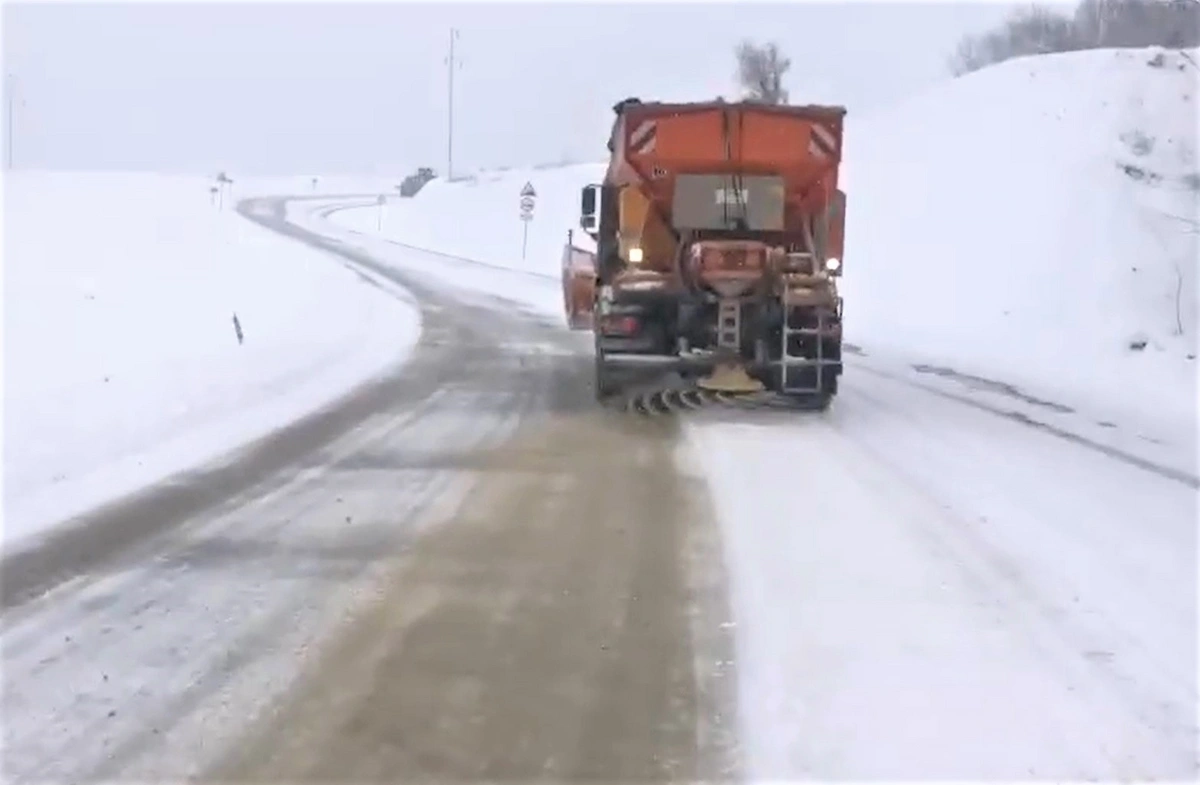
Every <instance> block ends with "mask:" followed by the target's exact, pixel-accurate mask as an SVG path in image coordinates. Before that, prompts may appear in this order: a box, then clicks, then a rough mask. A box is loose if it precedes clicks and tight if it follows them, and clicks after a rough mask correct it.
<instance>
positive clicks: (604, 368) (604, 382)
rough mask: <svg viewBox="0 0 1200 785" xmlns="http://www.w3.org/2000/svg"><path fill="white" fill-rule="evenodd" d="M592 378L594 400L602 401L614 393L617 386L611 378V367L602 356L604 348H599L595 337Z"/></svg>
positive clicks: (598, 342)
mask: <svg viewBox="0 0 1200 785" xmlns="http://www.w3.org/2000/svg"><path fill="white" fill-rule="evenodd" d="M594 379H595V385H596V400H598V401H603V400H605V399H606V398H609V397H611V396H613V395H615V394H616V393H617V392H618V390H619V387H618V385H617V383H616V380H615V379H613V372H612V369H611V368H610V367H609V365H608V362H606V361H605V358H604V350H603V349H601V348H600V340H599V338H598V337H597V339H596V362H595V370H594Z"/></svg>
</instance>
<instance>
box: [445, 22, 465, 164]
mask: <svg viewBox="0 0 1200 785" xmlns="http://www.w3.org/2000/svg"><path fill="white" fill-rule="evenodd" d="M457 38H458V30H456V29H455V28H453V27H452V28H450V56H449V57H447V58H446V76H447V81H448V84H447V90H446V92H447V99H446V106H447V121H446V179H447V180H450V179H451V178H452V177H453V176H454V67H455V66H456V65H458V66H461V65H462V63H461V62H459V61H457V60H455V59H454V42H455V40H456V39H457Z"/></svg>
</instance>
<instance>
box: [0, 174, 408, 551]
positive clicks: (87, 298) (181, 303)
mask: <svg viewBox="0 0 1200 785" xmlns="http://www.w3.org/2000/svg"><path fill="white" fill-rule="evenodd" d="M234 179H235V182H234V185H233V189H234V196H235V198H236V197H244V196H247V195H250V194H261V193H279V192H292V193H295V192H298V191H299V192H302V193H303V192H305V191H311V190H312V185H311V178H307V177H306V178H275V179H270V180H259V181H255V180H247V181H245V182H242V181H241V180H240V179H238V178H236V177H235V178H234ZM210 184H211V181H210V180H209V179H206V178H202V177H194V178H193V177H169V176H156V175H143V174H108V173H105V174H82V173H61V174H57V173H56V174H48V173H21V172H18V173H16V174H13V175H10V176H7V177H6V178H5V181H4V189H5V190H4V196H5V200H4V267H5V278H4V285H5V287H4V359H5V366H4V370H5V383H4V399H5V400H4V424H5V429H4V438H5V456H4V458H5V460H4V547H5V548H6V549H8V550H11V549H13V548H16V547H23V545H24V544H27V543H28V542H31V541H29V540H28V538H29V537H31V536H32V535H34V534H35V533H36V532H38V531H40V530H42V529H43V528H44V527H46V526H49V525H52V524H54V523H57V522H59V521H61V520H63V519H64V518H66V517H68V516H71V515H74V514H78V513H80V512H83V511H86V510H87V509H89V508H91V507H93V506H95V505H97V504H100V503H103V502H106V501H109V500H111V499H114V498H116V497H118V496H120V495H123V494H125V493H128V492H131V491H134V490H136V489H138V488H140V487H142V486H145V485H147V484H150V483H153V482H155V481H157V480H160V479H162V478H164V477H166V476H169V475H170V474H173V473H175V472H178V471H181V470H184V469H187V468H191V467H193V466H196V465H198V464H200V463H202V462H205V461H207V460H210V459H213V458H216V457H218V456H220V455H222V454H224V453H226V452H227V451H229V450H230V449H233V448H235V447H237V446H238V445H240V444H244V443H246V442H248V441H250V440H252V439H254V438H256V437H259V436H262V435H265V434H266V433H268V432H269V431H271V430H273V429H275V428H277V427H279V426H281V425H284V424H286V423H288V422H289V421H291V420H294V419H295V418H297V417H299V416H302V415H304V414H306V413H308V412H310V411H313V410H315V409H317V408H319V407H320V406H322V405H324V404H326V403H328V402H330V401H331V400H332V399H334V398H336V397H337V396H339V395H341V394H343V393H344V392H346V391H347V390H348V389H349V388H350V387H352V386H354V385H356V384H358V383H360V382H363V381H365V380H367V379H368V378H370V377H372V376H374V375H376V374H378V373H380V372H382V371H384V370H385V369H388V368H390V367H392V366H394V365H395V364H396V363H397V362H399V361H401V360H402V359H403V357H404V356H405V354H406V352H407V351H408V349H409V347H410V346H411V344H412V342H413V340H414V338H415V336H416V335H417V333H418V331H419V318H418V315H417V313H416V311H415V310H413V309H412V308H411V307H410V306H408V305H406V304H405V303H404V302H403V301H402V300H400V299H397V298H396V297H390V296H388V295H387V294H385V293H383V292H381V291H380V290H378V289H376V288H374V287H371V286H366V285H363V284H362V283H361V282H360V280H359V279H358V278H357V277H355V276H354V275H353V274H351V273H350V272H348V271H346V270H345V269H343V268H342V267H341V266H339V265H337V264H333V263H331V262H330V261H329V260H327V259H325V258H322V254H320V253H319V252H317V251H313V250H310V249H307V248H305V247H303V246H301V245H299V244H298V243H295V242H293V241H290V240H288V239H285V238H282V237H278V236H276V235H274V234H272V233H271V232H269V231H267V230H265V229H262V228H260V227H258V226H255V225H253V224H252V223H250V222H249V221H247V220H246V219H244V218H242V217H240V216H238V215H237V214H236V213H235V212H234V210H233V209H232V205H231V204H229V201H228V200H227V201H226V204H225V206H224V209H218V208H217V207H216V206H215V205H214V204H213V202H212V194H210V192H209V187H210ZM386 184H387V183H386V181H361V180H359V181H356V180H354V179H353V178H320V179H319V181H318V189H317V190H318V192H324V193H338V192H345V191H354V192H363V191H370V190H377V189H379V188H380V187H381V186H386ZM301 186H305V187H303V188H302V187H301ZM235 314H236V316H237V319H238V321H239V323H240V325H241V328H242V331H243V336H244V343H241V344H239V342H238V339H237V336H236V334H235V329H234V323H233V319H234V316H235Z"/></svg>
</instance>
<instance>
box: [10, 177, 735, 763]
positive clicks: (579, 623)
mask: <svg viewBox="0 0 1200 785" xmlns="http://www.w3.org/2000/svg"><path fill="white" fill-rule="evenodd" d="M239 209H240V211H241V212H242V213H243V215H245V216H246V217H247V218H249V219H251V220H254V221H256V222H258V223H260V224H262V225H264V226H267V227H268V228H271V229H273V230H275V231H279V232H282V233H285V234H288V235H291V236H293V237H295V238H296V239H298V240H300V241H303V242H307V243H310V244H312V245H315V246H318V247H323V248H327V249H328V250H330V251H331V252H333V253H336V254H339V256H340V258H341V259H342V260H343V262H344V263H345V264H347V265H349V266H351V267H352V268H354V269H356V270H359V271H360V272H362V273H363V274H364V275H365V276H370V277H371V278H372V279H373V280H375V281H379V282H381V283H383V282H385V281H384V279H387V280H390V281H393V282H395V283H397V284H400V285H401V286H403V287H404V288H405V289H407V290H408V291H410V292H412V293H413V294H414V295H416V297H417V298H418V300H419V301H420V307H421V310H422V316H423V321H424V330H423V334H422V337H421V339H420V343H419V345H418V347H417V349H416V351H415V352H414V355H413V358H412V359H411V360H410V362H409V363H408V365H407V366H406V367H405V368H404V369H402V370H400V371H398V372H397V374H396V375H395V376H393V377H391V378H387V379H384V380H382V381H380V382H378V383H376V384H372V385H370V386H368V387H366V388H363V389H361V390H358V391H356V392H355V393H353V394H352V395H350V396H349V397H348V398H346V399H345V400H344V401H342V402H340V403H339V404H338V405H336V406H334V407H332V408H331V409H329V410H327V411H325V412H323V413H321V414H319V415H316V416H314V417H312V418H309V419H308V420H306V421H304V422H302V423H299V424H297V425H295V426H293V427H292V428H289V429H287V430H286V431H284V432H281V433H280V434H278V435H276V436H275V437H272V438H271V439H269V440H267V441H265V442H264V443H262V444H259V445H256V446H254V447H253V448H251V449H249V450H248V451H245V452H244V453H243V454H241V455H240V456H239V457H236V458H235V459H233V460H232V461H231V462H229V463H228V464H226V465H223V466H220V467H215V468H212V469H210V470H208V471H206V472H201V473H198V474H197V475H195V476H192V477H189V478H184V479H181V480H179V481H178V482H175V483H171V484H169V485H168V486H167V487H163V488H158V489H155V490H153V491H151V492H148V493H147V494H145V495H143V496H141V497H139V498H135V499H133V500H130V501H127V502H124V503H123V504H121V505H118V506H114V507H112V508H110V509H106V510H103V511H100V512H98V513H96V514H95V515H94V516H91V518H89V519H87V520H83V521H79V522H77V524H76V525H73V526H72V527H71V528H70V529H68V530H66V532H65V533H64V534H62V535H61V536H59V537H58V538H57V539H56V540H55V541H53V542H52V543H50V545H48V546H47V547H45V548H43V549H41V550H39V551H37V552H34V553H31V554H28V555H25V556H23V557H21V558H19V559H16V560H13V561H12V562H11V563H10V564H6V565H5V570H4V589H5V591H4V595H5V608H6V613H5V617H4V631H3V657H4V665H5V681H6V686H5V696H4V714H5V718H6V723H5V728H4V743H5V750H6V754H5V757H4V769H5V777H6V778H7V779H9V780H11V781H26V780H40V781H47V780H53V781H68V780H69V781H79V780H97V779H101V780H115V779H119V780H132V779H144V780H152V779H158V780H161V779H175V778H181V777H194V776H201V777H204V778H206V779H207V778H218V779H226V780H227V779H248V778H254V779H260V778H262V779H311V778H320V779H326V780H333V779H341V780H375V779H390V780H408V779H412V778H417V777H438V778H443V777H444V778H455V779H461V778H473V779H474V778H515V779H533V778H540V777H552V778H558V777H581V776H588V777H601V778H605V779H614V780H633V779H638V780H645V779H664V778H686V779H695V778H701V777H703V778H712V777H717V776H725V775H726V774H727V773H728V772H729V771H730V769H729V766H731V765H732V763H731V760H732V757H731V755H730V754H729V751H728V744H727V743H725V742H723V741H722V738H724V737H723V736H722V734H721V733H720V731H721V727H720V721H719V719H718V718H720V717H722V716H732V712H731V711H729V710H728V706H727V703H728V701H727V700H726V699H725V698H723V697H722V695H723V693H722V689H721V686H720V684H719V683H718V682H719V680H720V676H719V674H715V673H714V674H709V672H708V670H706V669H705V668H704V667H703V666H702V663H703V662H707V661H713V662H716V661H720V660H722V659H728V653H727V652H725V651H724V650H723V649H722V641H721V636H720V635H718V634H708V635H707V637H702V636H700V635H697V636H696V637H695V638H694V636H693V632H692V630H693V625H695V626H696V628H697V629H700V628H701V627H703V629H705V630H720V629H721V624H722V623H723V621H724V616H723V615H722V614H723V613H724V609H723V605H722V603H721V600H720V598H721V597H723V596H724V592H723V586H721V583H720V582H721V575H720V572H719V565H720V560H719V557H718V556H717V555H716V553H717V550H716V548H715V546H714V545H713V542H714V539H715V538H714V537H712V536H711V532H712V521H711V520H710V519H709V518H708V517H707V506H706V500H705V498H704V496H703V488H699V489H697V488H694V487H691V485H690V484H689V483H690V482H691V481H688V480H685V479H684V478H681V477H679V476H677V475H676V474H675V470H674V468H673V463H672V449H673V445H674V442H675V433H674V430H675V428H674V426H673V425H672V424H671V423H670V422H668V421H665V420H664V421H663V422H660V423H654V424H650V425H647V424H646V423H636V424H634V423H630V422H627V421H622V420H621V419H620V418H619V416H617V415H613V414H609V413H605V412H602V411H597V409H596V407H595V405H594V398H593V395H592V393H591V390H590V387H589V383H590V382H589V374H588V369H589V368H590V363H589V362H588V358H587V356H586V355H585V354H584V355H581V354H579V353H578V352H577V350H576V347H577V343H575V342H574V341H573V340H572V338H573V336H570V335H568V334H565V333H564V332H563V331H561V330H559V329H556V328H555V327H553V326H551V325H547V324H545V323H543V322H541V321H539V320H538V319H536V318H534V317H531V316H528V315H525V314H524V313H523V312H522V311H521V309H520V308H519V307H517V306H516V305H515V304H514V303H511V302H508V301H505V300H502V299H500V298H481V297H479V296H477V295H476V296H472V297H470V298H461V297H456V296H455V295H454V294H453V293H451V292H449V291H443V290H436V289H433V288H430V287H429V286H427V285H425V284H424V283H423V282H422V281H420V280H415V279H413V278H411V277H409V276H406V275H404V274H403V273H401V272H397V271H395V270H393V269H390V268H387V267H384V266H381V265H379V264H377V263H376V262H375V261H374V260H372V259H371V258H369V257H367V256H364V255H362V254H360V253H358V252H356V251H354V250H353V249H350V248H346V247H343V246H341V245H340V244H338V243H336V242H333V241H329V240H327V239H325V238H323V237H320V236H319V235H316V234H314V233H311V232H308V231H306V230H305V229H303V228H301V227H299V226H296V225H293V224H290V223H288V222H287V221H286V219H285V215H286V202H285V201H284V200H281V199H261V200H251V201H249V202H246V203H243V204H242V205H241V206H240V208H239ZM697 491H699V493H697ZM693 640H695V641H697V642H700V641H704V645H705V647H706V649H707V651H706V652H705V653H704V655H703V656H698V652H699V651H700V646H699V644H698V645H696V646H693ZM698 662H699V663H701V665H700V666H698Z"/></svg>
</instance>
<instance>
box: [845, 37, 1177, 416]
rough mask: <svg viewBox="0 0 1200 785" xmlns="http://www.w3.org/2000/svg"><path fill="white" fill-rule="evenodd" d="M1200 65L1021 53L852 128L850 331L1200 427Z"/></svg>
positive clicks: (1051, 391) (1160, 57)
mask: <svg viewBox="0 0 1200 785" xmlns="http://www.w3.org/2000/svg"><path fill="white" fill-rule="evenodd" d="M1195 62H1196V60H1195V58H1194V57H1193V56H1191V55H1189V54H1188V53H1180V52H1170V51H1163V50H1157V49H1151V50H1099V51H1090V52H1076V53H1070V54H1061V55H1051V56H1042V57H1030V58H1022V59H1018V60H1012V61H1009V62H1006V63H1003V64H1000V65H996V66H993V67H990V68H986V69H984V70H982V71H979V72H976V73H974V74H971V75H969V76H965V77H962V78H960V79H956V80H953V81H951V82H948V83H946V84H943V85H940V86H938V87H936V88H934V89H932V90H929V91H928V92H926V93H925V94H923V95H919V96H917V97H915V98H913V99H911V100H908V101H906V102H905V103H903V104H902V105H900V106H898V107H896V108H894V109H893V110H891V111H887V112H883V113H880V114H876V115H872V116H869V117H863V118H853V117H851V118H849V123H848V131H847V139H846V177H845V183H846V187H847V191H848V194H849V208H848V211H847V221H848V226H847V234H846V237H847V240H846V280H845V287H844V293H845V296H846V324H847V333H848V334H850V335H852V338H853V340H856V341H859V342H861V343H864V344H869V345H872V346H875V347H878V348H891V349H896V350H902V351H905V352H911V353H917V354H919V355H921V356H923V357H924V358H925V359H932V360H936V361H937V362H941V363H949V364H952V365H954V366H955V367H956V369H957V370H959V371H962V372H967V373H977V374H980V375H991V376H999V377H1001V378H1002V379H1004V380H1005V381H1008V382H1012V383H1016V384H1019V385H1021V384H1025V385H1029V386H1031V387H1033V388H1036V389H1040V390H1041V391H1043V393H1044V394H1047V395H1049V396H1052V397H1053V396H1057V397H1058V398H1059V399H1060V400H1063V402H1064V403H1067V404H1072V403H1076V404H1080V405H1082V406H1083V407H1085V408H1088V407H1090V408H1093V409H1097V408H1098V409H1101V410H1104V411H1107V412H1109V413H1111V414H1112V415H1113V418H1114V419H1128V418H1129V417H1131V416H1132V417H1136V418H1143V419H1144V418H1146V417H1147V416H1149V414H1150V413H1155V414H1156V416H1157V418H1158V419H1160V420H1167V421H1169V423H1170V425H1171V426H1177V427H1180V428H1187V427H1192V425H1193V424H1194V420H1195V407H1196V403H1197V398H1196V382H1195V375H1196V362H1195V355H1196V320H1197V312H1196V306H1197V291H1196V289H1197V279H1196V263H1197V262H1196V259H1197V250H1198V249H1197V239H1198V235H1197V228H1198V226H1200V223H1198V221H1200V215H1198V201H1197V200H1198V199H1200V179H1198V175H1197V171H1198V168H1197V160H1196V112H1197V106H1196V101H1197V94H1196V84H1197V69H1196V65H1195Z"/></svg>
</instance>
